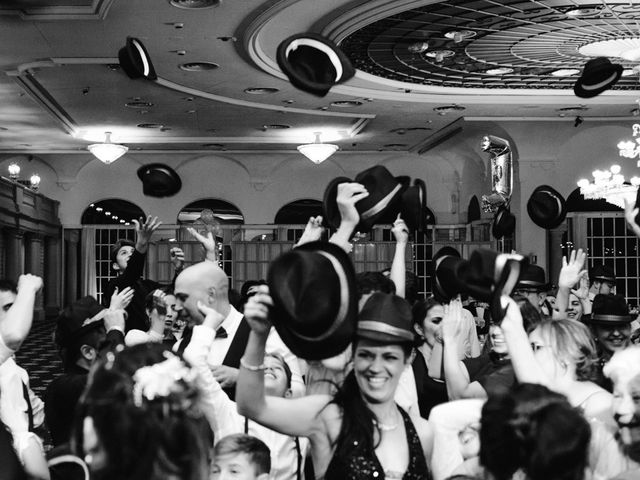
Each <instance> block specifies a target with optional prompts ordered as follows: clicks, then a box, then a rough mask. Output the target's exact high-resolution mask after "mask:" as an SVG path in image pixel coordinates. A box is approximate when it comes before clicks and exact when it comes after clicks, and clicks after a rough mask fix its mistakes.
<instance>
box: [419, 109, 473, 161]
mask: <svg viewBox="0 0 640 480" xmlns="http://www.w3.org/2000/svg"><path fill="white" fill-rule="evenodd" d="M464 121H465V119H464V118H463V117H460V118H458V119H457V120H454V121H453V122H451V123H450V124H449V125H447V126H445V127H443V128H441V129H440V130H438V131H437V132H435V133H434V134H433V135H431V136H429V137H428V138H426V139H425V140H423V141H422V142H419V143H417V144H415V145H414V146H413V147H411V148H410V149H409V151H410V152H412V153H417V154H418V155H424V154H425V153H426V152H428V151H429V150H431V149H433V148H435V147H437V146H438V145H440V144H441V143H443V142H446V141H447V140H449V139H450V138H453V137H455V136H456V135H457V134H459V133H460V132H462V129H463V125H464Z"/></svg>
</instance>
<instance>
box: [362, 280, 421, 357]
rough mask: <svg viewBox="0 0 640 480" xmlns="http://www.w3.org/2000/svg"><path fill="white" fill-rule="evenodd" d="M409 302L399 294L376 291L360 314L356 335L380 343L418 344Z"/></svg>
mask: <svg viewBox="0 0 640 480" xmlns="http://www.w3.org/2000/svg"><path fill="white" fill-rule="evenodd" d="M412 325H413V316H412V314H411V306H409V303H408V302H407V301H406V300H405V299H404V298H401V297H398V296H397V295H393V294H390V293H382V292H375V293H374V294H372V295H371V296H370V297H369V299H368V300H367V301H366V302H365V304H364V305H363V306H362V310H361V311H360V313H359V314H358V327H357V331H356V337H358V338H365V339H367V340H373V341H374V342H380V343H391V344H397V343H400V344H402V343H408V344H416V340H417V338H416V334H415V331H414V330H413V328H412Z"/></svg>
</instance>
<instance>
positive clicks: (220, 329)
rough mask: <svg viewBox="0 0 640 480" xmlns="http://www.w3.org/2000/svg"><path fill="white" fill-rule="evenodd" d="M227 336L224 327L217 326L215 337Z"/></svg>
mask: <svg viewBox="0 0 640 480" xmlns="http://www.w3.org/2000/svg"><path fill="white" fill-rule="evenodd" d="M228 336H229V334H228V333H227V331H226V330H225V329H224V327H218V329H217V330H216V338H227V337H228Z"/></svg>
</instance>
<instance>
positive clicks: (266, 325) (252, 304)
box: [244, 285, 273, 336]
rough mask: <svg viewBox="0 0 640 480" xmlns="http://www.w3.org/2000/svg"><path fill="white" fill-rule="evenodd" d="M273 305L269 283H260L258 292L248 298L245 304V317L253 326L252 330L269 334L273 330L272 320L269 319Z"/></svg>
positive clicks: (258, 333) (260, 333)
mask: <svg viewBox="0 0 640 480" xmlns="http://www.w3.org/2000/svg"><path fill="white" fill-rule="evenodd" d="M271 307H273V300H272V299H271V296H270V295H269V287H268V286H267V285H259V286H258V287H257V293H256V294H255V295H252V296H250V297H249V299H248V300H247V303H246V304H245V306H244V318H246V319H247V323H249V326H250V327H251V330H252V331H253V332H254V333H256V334H257V335H263V336H266V335H269V331H270V330H271V322H270V321H269V313H270V311H271Z"/></svg>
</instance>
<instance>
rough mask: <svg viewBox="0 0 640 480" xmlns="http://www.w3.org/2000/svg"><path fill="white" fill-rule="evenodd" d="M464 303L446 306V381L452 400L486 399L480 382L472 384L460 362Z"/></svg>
mask: <svg viewBox="0 0 640 480" xmlns="http://www.w3.org/2000/svg"><path fill="white" fill-rule="evenodd" d="M462 315H463V313H462V303H461V302H460V300H458V299H455V300H452V301H451V302H450V303H449V305H445V306H444V317H443V318H442V323H441V325H442V341H443V343H444V353H443V359H442V360H443V363H444V379H445V383H446V384H447V393H448V395H449V399H450V400H458V399H461V398H486V396H487V392H486V391H485V390H484V388H483V387H482V385H480V384H479V383H478V382H470V379H469V372H468V371H467V369H466V368H465V366H464V364H463V363H462V362H461V361H460V352H459V349H458V344H459V342H458V336H459V335H460V332H461V329H462Z"/></svg>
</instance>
